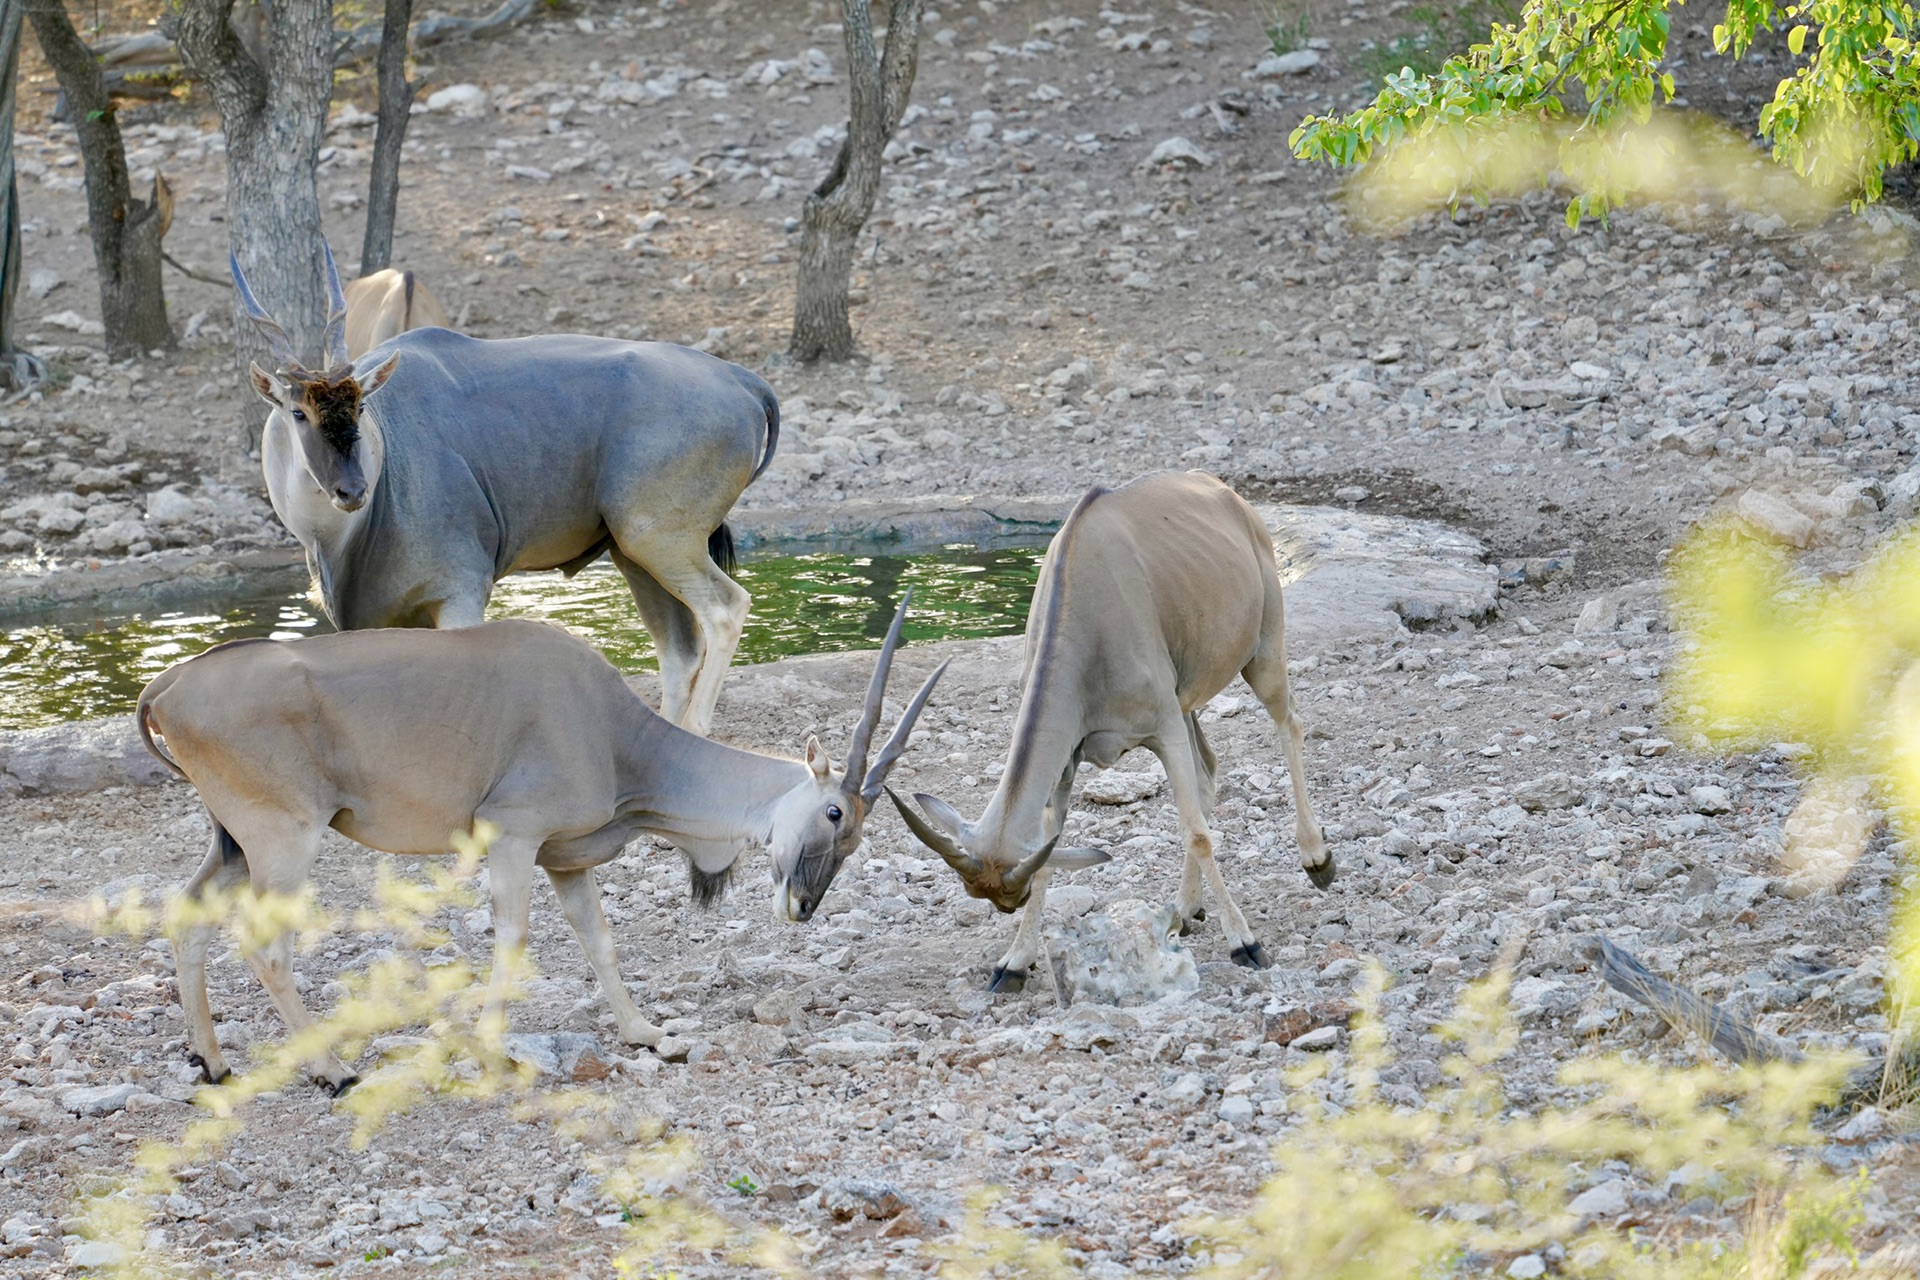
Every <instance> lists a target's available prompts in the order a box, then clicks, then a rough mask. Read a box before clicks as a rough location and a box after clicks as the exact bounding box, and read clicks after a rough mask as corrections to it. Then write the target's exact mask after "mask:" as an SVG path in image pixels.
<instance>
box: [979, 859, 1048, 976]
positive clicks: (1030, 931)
mask: <svg viewBox="0 0 1920 1280" xmlns="http://www.w3.org/2000/svg"><path fill="white" fill-rule="evenodd" d="M1052 875H1053V871H1052V869H1051V868H1049V867H1042V868H1040V869H1039V870H1038V871H1036V872H1034V873H1033V879H1032V880H1030V881H1028V882H1027V883H1028V889H1027V905H1026V906H1024V907H1022V908H1021V909H1020V923H1019V925H1018V926H1016V927H1015V929H1014V931H1013V941H1012V942H1011V943H1009V944H1008V945H1007V950H1006V954H1005V955H1003V956H1001V957H1000V963H998V964H996V965H994V966H993V976H992V977H991V978H989V979H988V980H987V990H989V991H992V992H1002V991H1006V992H1014V991H1022V990H1025V989H1026V985H1027V971H1028V970H1029V969H1031V968H1033V961H1034V958H1035V957H1036V956H1038V955H1039V954H1040V927H1041V924H1042V921H1043V919H1044V917H1045V916H1046V914H1047V881H1048V879H1050V878H1051V877H1052Z"/></svg>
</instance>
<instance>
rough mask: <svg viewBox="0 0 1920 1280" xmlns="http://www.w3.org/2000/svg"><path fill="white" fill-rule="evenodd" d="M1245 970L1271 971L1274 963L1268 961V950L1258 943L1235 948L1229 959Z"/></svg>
mask: <svg viewBox="0 0 1920 1280" xmlns="http://www.w3.org/2000/svg"><path fill="white" fill-rule="evenodd" d="M1227 958H1228V959H1230V960H1232V961H1233V962H1234V963H1235V964H1237V965H1239V966H1240V967H1241V968H1243V969H1271V968H1272V967H1273V961H1271V960H1269V959H1267V949H1266V948H1265V947H1263V946H1261V945H1260V944H1259V943H1258V942H1249V943H1248V944H1247V945H1246V946H1244V947H1235V948H1234V949H1233V954H1232V955H1230V956H1228V957H1227Z"/></svg>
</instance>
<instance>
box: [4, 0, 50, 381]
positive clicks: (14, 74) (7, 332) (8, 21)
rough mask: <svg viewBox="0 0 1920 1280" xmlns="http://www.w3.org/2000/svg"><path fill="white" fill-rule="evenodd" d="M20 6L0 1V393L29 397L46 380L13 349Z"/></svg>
mask: <svg viewBox="0 0 1920 1280" xmlns="http://www.w3.org/2000/svg"><path fill="white" fill-rule="evenodd" d="M22 3H23V0H0V387H5V388H7V389H9V390H12V391H27V390H31V389H32V388H34V387H37V386H39V385H40V384H41V383H43V382H45V381H46V380H47V367H46V365H45V364H43V363H41V361H40V358H39V357H38V356H32V355H28V354H27V353H26V352H24V351H21V350H19V349H18V348H16V347H15V346H14V345H13V300H14V297H15V295H17V294H18V293H19V292H20V272H21V255H20V192H19V189H18V188H17V187H16V186H15V185H14V172H13V91H14V84H15V82H16V81H17V80H18V79H19V72H20V27H21V23H22V20H23V19H24V18H25V16H26V11H25V9H24V8H23V7H22Z"/></svg>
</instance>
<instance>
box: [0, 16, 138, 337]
mask: <svg viewBox="0 0 1920 1280" xmlns="http://www.w3.org/2000/svg"><path fill="white" fill-rule="evenodd" d="M27 16H28V18H30V19H31V20H32V21H33V31H34V34H35V35H36V36H38V37H39V38H40V49H41V52H43V53H44V54H45V55H46V58H47V65H49V66H51V67H52V68H53V73H54V75H55V76H56V77H58V79H59V81H60V89H61V91H62V92H63V93H65V94H66V98H67V103H68V107H69V111H70V114H71V116H72V119H73V127H74V131H75V132H76V133H77V134H78V135H79V140H80V159H81V162H82V163H83V164H84V165H85V167H86V177H87V224H88V229H89V230H90V231H91V232H92V234H93V261H94V266H95V268H96V270H98V272H99V274H100V322H101V323H102V324H103V325H105V326H106V330H107V351H108V353H109V354H111V355H113V356H115V357H120V356H130V355H138V354H139V353H141V352H143V351H147V350H151V349H152V348H155V347H162V348H169V347H172V346H173V345H174V338H173V328H172V326H170V325H169V324H168V323H167V298H166V293H165V290H164V288H163V286H162V285H161V282H160V241H161V237H163V236H164V235H166V233H167V224H168V222H170V221H171V220H172V216H173V198H172V196H171V194H169V192H168V191H167V184H166V180H165V179H164V178H161V177H160V176H159V175H157V174H156V175H155V176H154V179H153V188H152V190H151V192H150V193H149V194H148V197H147V199H145V200H137V199H135V198H134V196H133V186H132V183H131V181H130V180H129V179H128V177H127V151H126V147H125V146H124V145H122V143H121V140H120V122H119V120H118V119H116V118H115V116H114V105H113V99H111V98H110V97H108V96H107V85H106V80H105V77H104V76H102V74H101V72H100V64H99V62H97V61H96V60H95V59H94V56H93V53H92V52H91V51H90V50H89V49H88V48H87V46H86V44H85V43H84V42H83V41H82V40H81V39H80V33H79V32H77V31H75V30H74V29H73V22H72V20H71V19H69V18H68V17H67V7H66V0H27Z"/></svg>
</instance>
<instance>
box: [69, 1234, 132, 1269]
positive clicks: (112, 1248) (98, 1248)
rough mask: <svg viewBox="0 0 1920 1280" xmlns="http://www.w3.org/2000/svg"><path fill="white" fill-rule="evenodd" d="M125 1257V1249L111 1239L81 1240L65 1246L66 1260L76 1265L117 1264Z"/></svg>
mask: <svg viewBox="0 0 1920 1280" xmlns="http://www.w3.org/2000/svg"><path fill="white" fill-rule="evenodd" d="M125 1257H126V1250H125V1249H122V1248H121V1247H120V1246H119V1245H117V1244H115V1243H113V1241H111V1240H82V1241H80V1243H78V1244H74V1245H69V1246H68V1247H67V1262H68V1263H69V1265H72V1266H76V1267H86V1268H88V1269H92V1268H95V1267H111V1266H117V1265H118V1264H119V1263H120V1261H121V1260H122V1259H123V1258H125Z"/></svg>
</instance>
